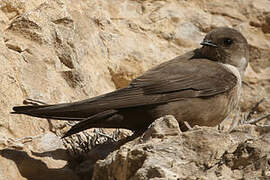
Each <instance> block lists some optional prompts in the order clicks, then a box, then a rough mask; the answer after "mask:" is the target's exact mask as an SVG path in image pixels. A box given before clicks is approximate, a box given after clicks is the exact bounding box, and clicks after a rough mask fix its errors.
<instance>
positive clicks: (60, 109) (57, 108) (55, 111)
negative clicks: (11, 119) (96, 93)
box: [11, 103, 102, 121]
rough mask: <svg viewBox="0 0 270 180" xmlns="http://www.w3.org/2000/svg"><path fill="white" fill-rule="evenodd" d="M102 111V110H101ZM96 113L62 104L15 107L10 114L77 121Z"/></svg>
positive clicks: (81, 105) (94, 110)
mask: <svg viewBox="0 0 270 180" xmlns="http://www.w3.org/2000/svg"><path fill="white" fill-rule="evenodd" d="M101 110H102V109H101ZM96 113H98V112H97V110H96V108H87V105H85V104H83V103H82V104H78V103H64V104H54V105H35V106H32V105H31V106H15V107H13V112H11V114H25V115H29V116H34V117H40V118H50V119H58V120H74V121H79V120H83V119H85V118H88V117H90V116H92V115H94V114H96Z"/></svg>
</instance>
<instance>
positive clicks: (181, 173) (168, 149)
mask: <svg viewBox="0 0 270 180" xmlns="http://www.w3.org/2000/svg"><path fill="white" fill-rule="evenodd" d="M269 135H270V128H269V127H256V126H254V125H245V126H239V127H237V128H236V129H234V130H233V131H232V132H231V133H224V132H221V131H218V130H216V129H215V128H208V127H195V128H194V129H193V130H191V131H189V132H184V133H181V132H180V129H179V127H178V126H177V121H176V120H175V119H174V117H172V116H165V117H162V118H160V119H157V120H156V121H155V122H154V123H153V124H152V125H151V127H149V129H148V130H147V131H146V132H145V134H144V135H143V136H141V137H139V138H137V139H136V140H134V141H131V142H129V143H127V144H125V145H124V146H122V147H121V148H120V149H119V150H117V151H114V152H113V153H111V154H110V155H109V156H108V157H107V158H106V159H105V160H99V161H98V162H97V163H96V165H95V168H94V174H93V178H92V179H93V180H98V179H103V178H104V177H106V179H108V180H113V179H118V180H125V179H131V180H148V179H164V180H165V179H171V180H174V179H208V180H212V179H213V180H216V179H228V180H229V179H268V178H270V174H269V172H270V164H269V160H270V157H269V153H270V143H269V142H270V141H269V137H270V136H269Z"/></svg>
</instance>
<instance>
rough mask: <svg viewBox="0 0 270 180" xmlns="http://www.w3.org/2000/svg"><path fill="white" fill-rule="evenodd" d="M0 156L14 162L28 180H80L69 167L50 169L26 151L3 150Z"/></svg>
mask: <svg viewBox="0 0 270 180" xmlns="http://www.w3.org/2000/svg"><path fill="white" fill-rule="evenodd" d="M56 151H58V150H56ZM41 154H42V153H41ZM52 154H53V153H52ZM0 155H1V156H2V157H4V158H6V159H9V160H12V161H14V162H15V164H16V166H17V168H18V170H19V172H20V174H21V175H22V176H23V177H25V178H26V179H28V180H37V179H39V180H48V179H57V180H76V179H78V177H77V176H76V175H75V174H74V173H73V172H72V170H70V169H69V168H68V167H66V166H65V167H63V168H58V169H53V168H48V166H47V165H46V163H44V162H43V161H42V160H39V159H34V158H33V157H30V156H29V155H28V154H27V153H26V152H24V151H18V150H14V149H3V150H0Z"/></svg>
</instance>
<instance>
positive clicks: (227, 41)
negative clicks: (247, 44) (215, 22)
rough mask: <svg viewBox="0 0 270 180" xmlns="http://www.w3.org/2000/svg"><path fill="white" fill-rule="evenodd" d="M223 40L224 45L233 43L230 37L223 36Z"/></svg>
mask: <svg viewBox="0 0 270 180" xmlns="http://www.w3.org/2000/svg"><path fill="white" fill-rule="evenodd" d="M223 42H224V45H226V46H230V45H231V44H232V43H233V40H232V39H230V38H225V39H224V40H223Z"/></svg>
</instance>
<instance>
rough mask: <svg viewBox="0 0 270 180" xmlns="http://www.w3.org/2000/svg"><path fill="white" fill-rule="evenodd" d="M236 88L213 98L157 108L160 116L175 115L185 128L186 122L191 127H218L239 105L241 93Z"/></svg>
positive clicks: (171, 103)
mask: <svg viewBox="0 0 270 180" xmlns="http://www.w3.org/2000/svg"><path fill="white" fill-rule="evenodd" d="M238 91H239V88H237V87H235V88H234V89H232V90H231V91H230V92H227V93H223V94H219V95H216V96H213V97H205V98H188V99H184V100H181V101H175V102H170V103H168V104H166V105H160V106H158V107H157V108H155V110H154V111H155V113H153V114H156V115H157V117H158V116H164V115H167V114H168V115H173V116H174V117H175V118H176V119H177V120H178V122H179V124H180V126H183V122H184V121H186V122H188V124H189V125H190V126H195V125H200V126H216V125H218V124H220V123H221V122H222V121H223V120H224V119H225V118H226V117H227V116H228V115H229V114H230V113H231V112H232V111H233V110H234V109H235V108H236V106H237V105H238V101H239V96H240V93H239V92H238Z"/></svg>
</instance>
